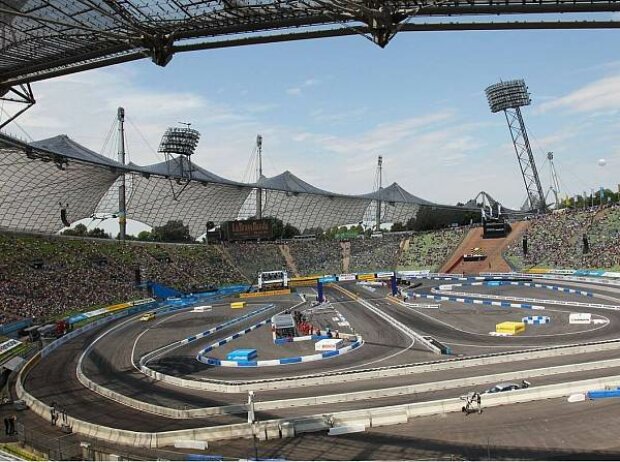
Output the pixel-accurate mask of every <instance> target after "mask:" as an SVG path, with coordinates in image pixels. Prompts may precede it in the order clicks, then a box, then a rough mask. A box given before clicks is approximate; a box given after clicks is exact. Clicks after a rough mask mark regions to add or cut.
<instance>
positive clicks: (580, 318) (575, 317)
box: [568, 313, 592, 324]
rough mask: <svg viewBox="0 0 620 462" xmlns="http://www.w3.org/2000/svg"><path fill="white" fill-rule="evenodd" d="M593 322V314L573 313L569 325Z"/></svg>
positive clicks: (569, 318)
mask: <svg viewBox="0 0 620 462" xmlns="http://www.w3.org/2000/svg"><path fill="white" fill-rule="evenodd" d="M591 322H592V314H591V313H571V314H570V315H569V317H568V323H569V324H590V323H591Z"/></svg>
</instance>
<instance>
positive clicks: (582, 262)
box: [506, 205, 620, 270]
mask: <svg viewBox="0 0 620 462" xmlns="http://www.w3.org/2000/svg"><path fill="white" fill-rule="evenodd" d="M530 221H531V223H530V225H529V227H528V229H527V232H526V235H527V254H525V252H524V249H523V240H522V239H518V240H517V241H515V242H514V243H513V244H512V245H511V246H510V247H509V248H508V250H507V252H506V257H507V260H508V261H509V262H510V263H511V264H512V266H513V267H515V269H519V270H521V269H525V268H530V267H533V266H539V267H549V268H557V269H618V268H619V267H620V207H618V206H617V205H613V206H605V207H593V208H589V209H585V210H584V209H581V210H567V209H563V210H559V211H557V212H553V213H550V214H546V215H541V216H540V217H536V218H532V219H531V220H530ZM584 236H585V238H586V240H587V242H588V248H587V249H584Z"/></svg>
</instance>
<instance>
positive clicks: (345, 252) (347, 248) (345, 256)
mask: <svg viewBox="0 0 620 462" xmlns="http://www.w3.org/2000/svg"><path fill="white" fill-rule="evenodd" d="M340 247H341V248H342V272H343V273H348V272H349V265H350V264H351V243H350V242H349V241H344V242H341V243H340Z"/></svg>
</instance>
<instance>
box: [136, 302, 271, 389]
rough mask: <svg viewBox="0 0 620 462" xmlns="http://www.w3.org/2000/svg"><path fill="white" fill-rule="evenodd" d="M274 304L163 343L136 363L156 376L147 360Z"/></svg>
mask: <svg viewBox="0 0 620 462" xmlns="http://www.w3.org/2000/svg"><path fill="white" fill-rule="evenodd" d="M274 306H275V305H273V304H270V305H266V306H264V307H263V308H259V309H258V310H254V311H251V312H249V313H246V314H244V315H243V316H239V317H237V318H234V319H231V320H229V321H226V322H224V323H222V324H220V325H219V326H215V327H213V328H211V329H208V330H206V331H204V332H201V333H199V334H195V335H191V336H189V337H187V338H184V339H181V340H177V341H176V342H172V343H169V344H168V345H164V346H162V347H160V348H157V349H156V350H153V351H151V352H149V353H147V354H145V355H144V356H142V357H141V358H140V360H139V361H138V363H139V365H140V371H141V372H142V373H143V374H145V375H148V376H150V377H153V378H156V377H155V375H154V374H155V371H153V370H152V369H150V368H148V367H147V366H146V364H148V362H149V361H151V360H153V359H154V358H156V357H157V356H159V355H162V354H164V353H167V352H169V351H172V350H174V349H176V348H178V347H180V346H181V345H185V344H187V343H191V342H194V341H196V340H198V339H201V338H203V337H205V336H207V335H211V334H212V333H214V332H217V331H219V330H221V329H224V328H225V327H228V326H231V325H233V324H236V323H238V322H241V321H243V320H245V319H247V318H249V317H252V316H255V315H257V314H260V313H262V312H264V311H267V310H270V309H272V308H273V307H274Z"/></svg>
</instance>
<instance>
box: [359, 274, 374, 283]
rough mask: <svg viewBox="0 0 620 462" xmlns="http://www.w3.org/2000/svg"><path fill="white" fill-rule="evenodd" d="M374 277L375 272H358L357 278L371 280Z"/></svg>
mask: <svg viewBox="0 0 620 462" xmlns="http://www.w3.org/2000/svg"><path fill="white" fill-rule="evenodd" d="M374 278H375V274H374V273H372V274H358V275H357V279H358V280H360V281H372V280H373V279H374Z"/></svg>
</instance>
